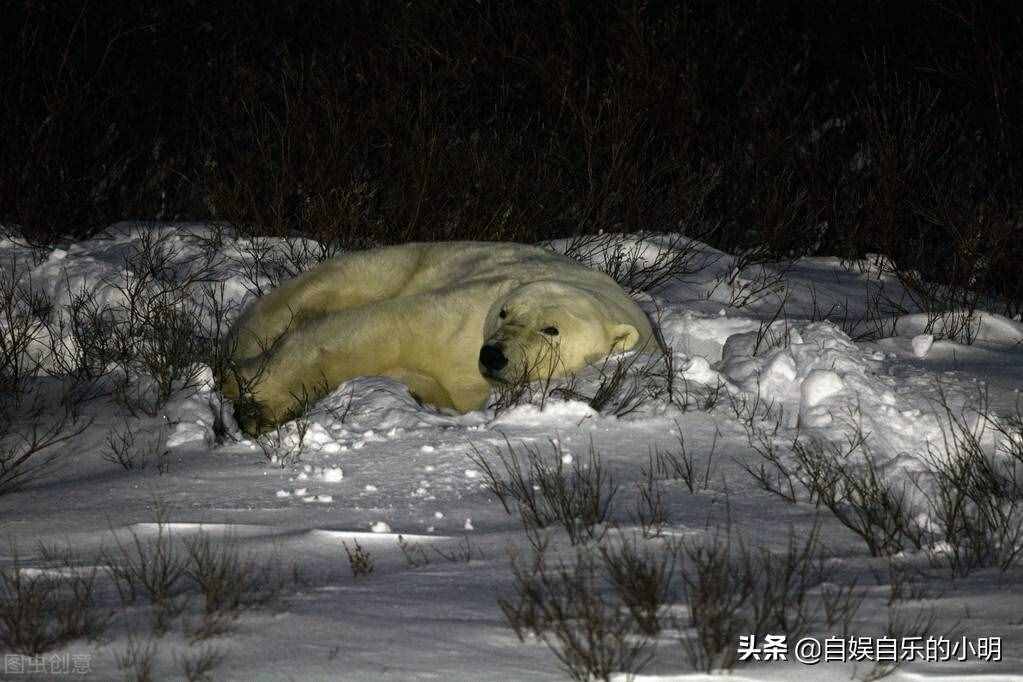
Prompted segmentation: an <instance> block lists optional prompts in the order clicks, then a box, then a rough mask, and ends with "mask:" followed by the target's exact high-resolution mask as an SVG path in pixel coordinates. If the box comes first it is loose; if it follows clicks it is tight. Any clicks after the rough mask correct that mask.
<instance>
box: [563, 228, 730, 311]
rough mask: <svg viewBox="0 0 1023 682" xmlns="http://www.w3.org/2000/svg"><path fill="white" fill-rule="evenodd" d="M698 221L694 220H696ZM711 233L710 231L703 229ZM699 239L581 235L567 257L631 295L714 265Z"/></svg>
mask: <svg viewBox="0 0 1023 682" xmlns="http://www.w3.org/2000/svg"><path fill="white" fill-rule="evenodd" d="M693 222H695V221H693ZM704 232H706V233H708V234H709V233H710V230H707V229H704ZM702 249H703V245H702V244H701V243H700V241H699V238H698V237H697V238H694V237H691V236H686V235H685V234H669V235H665V234H652V233H642V232H641V233H637V234H630V235H622V234H600V233H598V234H582V235H578V236H576V237H573V238H572V239H571V240H569V242H568V244H567V245H566V246H565V248H564V251H563V252H564V254H565V255H566V256H568V257H569V258H573V259H575V260H577V261H579V262H581V263H582V264H583V265H586V266H588V267H591V268H596V269H598V270H601V271H603V272H605V273H607V274H608V275H609V276H610V277H611V278H612V279H614V280H615V281H616V282H618V284H620V285H621V286H622V288H623V289H625V290H626V291H627V292H629V293H630V294H636V293H640V292H646V291H652V290H654V289H656V288H657V287H659V286H661V285H662V284H665V283H667V282H670V281H672V280H678V281H685V278H686V277H689V276H690V275H693V274H695V273H697V272H699V271H700V270H702V269H703V268H705V267H707V266H708V265H711V264H712V263H713V260H714V259H713V257H709V256H706V255H705V254H704V253H703V252H702Z"/></svg>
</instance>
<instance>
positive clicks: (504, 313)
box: [497, 310, 508, 320]
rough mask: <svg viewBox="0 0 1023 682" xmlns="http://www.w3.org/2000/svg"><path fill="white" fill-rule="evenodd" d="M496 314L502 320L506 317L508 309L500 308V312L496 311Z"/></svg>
mask: <svg viewBox="0 0 1023 682" xmlns="http://www.w3.org/2000/svg"><path fill="white" fill-rule="evenodd" d="M497 316H498V317H500V318H501V319H502V320H503V319H504V318H506V317H508V311H507V310H502V311H501V312H500V313H498V315H497Z"/></svg>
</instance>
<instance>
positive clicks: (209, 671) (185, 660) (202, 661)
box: [180, 645, 224, 682]
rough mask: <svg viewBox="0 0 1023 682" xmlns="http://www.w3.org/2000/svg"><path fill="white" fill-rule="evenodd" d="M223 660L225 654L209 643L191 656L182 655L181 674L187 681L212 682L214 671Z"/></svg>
mask: <svg viewBox="0 0 1023 682" xmlns="http://www.w3.org/2000/svg"><path fill="white" fill-rule="evenodd" d="M223 662H224V654H223V653H221V652H220V651H218V650H217V649H214V648H213V647H211V646H208V645H207V646H204V647H202V649H200V650H199V651H197V652H195V653H194V654H192V655H191V656H189V655H187V654H186V655H183V656H182V657H181V659H180V665H181V674H182V675H184V677H185V680H187V682H212V681H213V679H214V677H213V671H214V670H216V669H217V666H219V665H220V664H221V663H223Z"/></svg>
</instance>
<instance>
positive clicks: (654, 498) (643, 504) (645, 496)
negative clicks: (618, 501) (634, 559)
mask: <svg viewBox="0 0 1023 682" xmlns="http://www.w3.org/2000/svg"><path fill="white" fill-rule="evenodd" d="M636 492H637V493H638V495H637V498H636V504H635V507H634V514H633V519H634V520H635V522H636V523H637V524H638V525H639V527H640V530H641V532H642V534H643V537H645V538H651V537H657V536H659V535H661V533H663V531H664V527H665V526H666V525H668V523H669V522H670V520H671V519H670V515H669V513H668V509H667V507H666V506H665V505H664V498H663V496H662V495H661V486H660V484H659V482H658V481H657V480H656V479H655V478H654V462H653V455H651V456H650V463H649V466H647V467H643V468H642V469H641V478H640V480H639V482H638V483H637V484H636Z"/></svg>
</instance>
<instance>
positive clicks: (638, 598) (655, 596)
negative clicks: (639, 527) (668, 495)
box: [599, 538, 675, 637]
mask: <svg viewBox="0 0 1023 682" xmlns="http://www.w3.org/2000/svg"><path fill="white" fill-rule="evenodd" d="M599 551H600V557H601V559H602V560H603V563H604V570H605V571H606V572H607V575H608V577H609V578H610V580H611V584H612V585H613V586H614V588H615V592H616V594H617V595H618V598H619V599H620V600H621V601H622V603H623V604H625V606H626V608H628V609H629V613H631V614H632V618H633V620H634V621H635V623H636V627H637V628H638V629H639V631H640V632H642V633H643V634H644V635H648V636H650V637H655V636H657V634H658V633H660V631H661V628H662V621H663V619H664V614H663V611H664V609H665V606H666V605H667V604H669V603H670V602H671V600H672V597H674V592H673V590H674V586H673V582H674V571H675V554H674V552H665V551H663V550H661V551H658V550H656V549H651V548H650V547H648V546H645V545H644V546H643V548H642V549H640V547H639V546H638V544H637V541H636V539H635V538H633V540H632V541H631V542H630V541H628V540H626V539H625V538H622V539H621V541H620V542H613V541H606V542H604V543H602V544H601V545H600V546H599Z"/></svg>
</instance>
